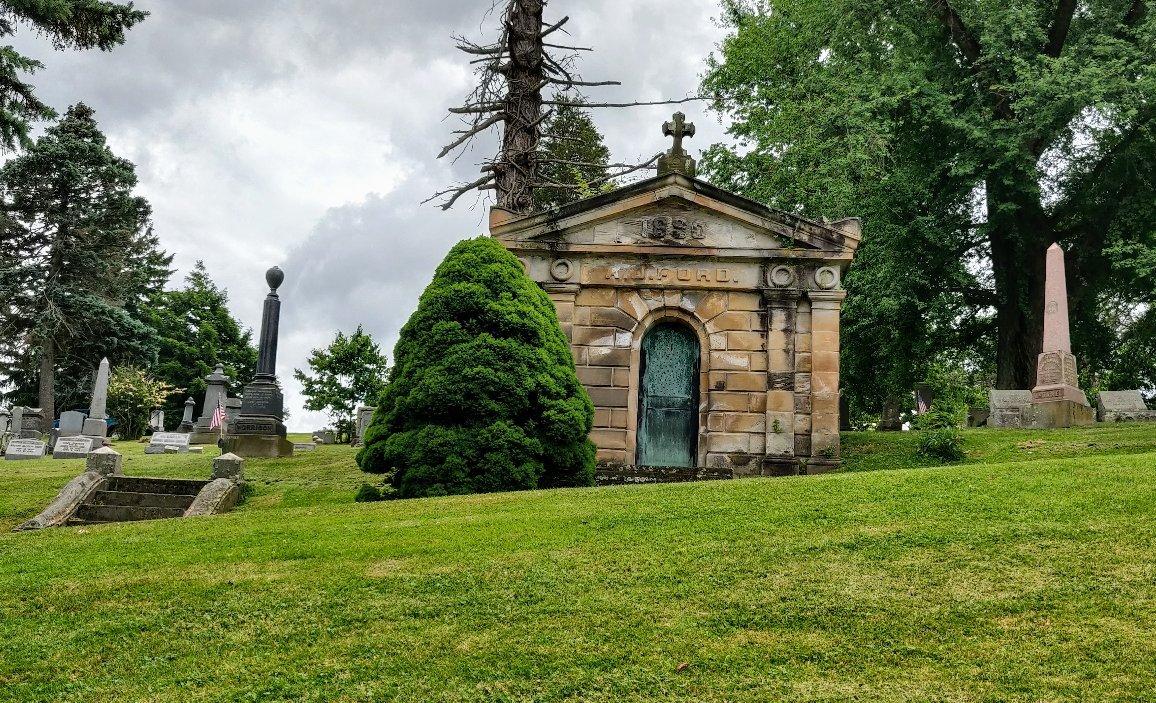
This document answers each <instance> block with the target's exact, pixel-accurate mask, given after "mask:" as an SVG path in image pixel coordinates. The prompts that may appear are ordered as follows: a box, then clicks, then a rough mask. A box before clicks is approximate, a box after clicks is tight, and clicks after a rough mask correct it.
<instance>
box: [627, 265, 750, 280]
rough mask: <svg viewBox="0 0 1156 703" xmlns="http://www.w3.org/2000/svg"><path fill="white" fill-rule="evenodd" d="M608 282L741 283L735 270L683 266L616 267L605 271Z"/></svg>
mask: <svg viewBox="0 0 1156 703" xmlns="http://www.w3.org/2000/svg"><path fill="white" fill-rule="evenodd" d="M605 276H606V278H605V280H607V281H645V282H648V283H732V284H733V283H741V281H740V280H739V274H738V272H737V271H735V270H734V269H725V268H691V267H683V266H616V267H612V268H608V269H605Z"/></svg>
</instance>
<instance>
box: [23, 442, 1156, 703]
mask: <svg viewBox="0 0 1156 703" xmlns="http://www.w3.org/2000/svg"><path fill="white" fill-rule="evenodd" d="M968 440H969V446H970V447H971V449H972V451H973V455H972V456H971V457H969V462H971V463H969V464H967V465H963V466H955V467H948V468H907V467H911V466H914V465H916V464H918V463H920V462H919V461H918V460H917V459H913V458H912V456H911V452H910V447H908V442H909V441H910V438H909V437H907V436H896V435H850V436H848V438H847V446H848V447H849V448H851V449H852V451H853V452H854V453H853V455H852V456H851V457H850V458H849V460H848V469H850V470H851V471H849V472H848V473H843V474H837V475H830V476H822V477H801V478H792V479H776V480H747V481H734V482H721V483H711V484H694V485H675V486H647V487H620V488H606V489H589V490H570V491H543V492H532V493H522V494H502V495H491V496H478V497H467V498H445V499H434V500H421V501H409V502H396V503H380V504H373V505H357V504H354V503H352V495H353V492H354V490H355V489H356V487H357V485H359V484H360V483H361V482H362V481H363V480H364V477H363V475H362V474H360V472H358V471H357V470H356V468H355V467H354V466H353V465H352V452H351V450H349V449H348V448H344V447H325V448H321V449H320V450H319V451H318V452H317V453H315V454H307V455H303V456H299V457H297V458H294V459H292V460H287V461H283V462H263V461H254V462H251V463H250V464H249V466H248V473H249V475H250V477H251V478H252V479H253V481H254V485H255V495H253V497H251V498H250V500H249V501H248V502H247V503H246V504H245V505H244V506H243V507H242V508H241V509H240V510H239V511H238V512H236V513H233V514H230V515H226V516H221V517H216V518H208V519H198V520H183V521H167V522H154V523H142V524H133V525H112V526H102V527H95V528H73V529H64V530H53V531H46V532H41V533H35V534H10V533H7V530H9V529H10V528H11V527H12V526H14V525H15V524H18V523H19V522H20V521H21V520H23V519H26V518H27V517H30V516H31V515H33V514H35V513H36V512H38V511H39V509H40V508H41V507H43V505H44V504H45V503H46V502H47V501H48V500H49V499H50V498H51V496H52V495H54V494H55V492H56V490H58V489H59V487H60V486H61V485H63V484H64V483H65V482H66V481H67V480H68V479H69V478H71V477H72V476H73V475H74V474H75V473H76V472H77V471H78V470H79V469H78V465H77V464H76V463H73V462H53V461H49V460H46V461H38V462H27V463H24V462H6V463H0V530H3V531H4V533H3V534H0V700H3V701H21V702H27V701H391V700H399V701H561V700H569V701H656V700H657V701H718V702H722V701H779V700H789V701H852V700H863V701H1025V702H1026V701H1059V700H1088V701H1139V700H1152V698H1151V697H1152V695H1153V694H1152V691H1154V690H1156V550H1153V544H1154V538H1156V520H1154V519H1153V516H1154V511H1156V426H1142V425H1128V426H1112V427H1105V428H1096V429H1092V430H1071V431H1060V432H1054V433H1017V432H1001V431H988V432H970V433H968ZM120 449H121V450H122V451H123V452H124V453H125V454H126V457H127V459H128V461H127V472H128V473H130V474H135V475H171V476H203V475H206V474H207V472H208V464H209V461H210V459H209V457H207V456H206V457H191V456H188V457H173V456H165V457H144V456H143V455H141V453H140V452H141V447H140V446H139V445H133V446H129V447H123V448H120ZM886 467H900V468H905V469H906V470H893V471H869V470H868V469H878V468H886Z"/></svg>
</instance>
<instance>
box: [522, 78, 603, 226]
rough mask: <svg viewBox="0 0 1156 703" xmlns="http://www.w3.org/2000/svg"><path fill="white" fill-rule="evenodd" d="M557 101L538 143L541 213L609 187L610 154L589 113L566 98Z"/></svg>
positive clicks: (536, 192) (537, 192) (536, 201)
mask: <svg viewBox="0 0 1156 703" xmlns="http://www.w3.org/2000/svg"><path fill="white" fill-rule="evenodd" d="M554 100H555V101H556V102H557V103H558V106H557V107H556V108H555V109H554V113H553V114H552V115H551V117H550V119H548V120H546V124H545V125H544V126H543V128H542V140H541V141H540V142H539V143H538V149H539V155H538V164H539V177H540V179H541V182H542V184H541V185H540V186H538V187H537V188H535V189H534V206H535V208H536V209H538V210H545V209H548V208H552V207H559V206H562V205H565V204H567V203H572V202H574V201H576V200H579V199H581V198H583V197H587V196H589V195H593V194H596V193H598V192H601V191H602V190H603V189H604V188H606V187H609V186H610V181H609V180H608V178H609V164H610V150H609V149H607V148H606V144H605V141H604V139H603V137H602V133H601V132H599V131H598V127H597V126H596V125H595V124H594V120H592V119H590V113H589V112H587V111H585V110H583V109H582V105H581V102H578V101H572V100H570V99H568V98H567V97H566V95H565V94H559V95H557V96H555V98H554ZM599 184H601V185H599Z"/></svg>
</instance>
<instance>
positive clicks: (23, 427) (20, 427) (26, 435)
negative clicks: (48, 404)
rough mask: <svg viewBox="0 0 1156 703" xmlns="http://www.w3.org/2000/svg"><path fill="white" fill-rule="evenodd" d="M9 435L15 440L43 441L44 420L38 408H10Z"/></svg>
mask: <svg viewBox="0 0 1156 703" xmlns="http://www.w3.org/2000/svg"><path fill="white" fill-rule="evenodd" d="M11 433H12V436H14V437H16V438H17V439H43V438H44V418H43V417H41V413H40V408H24V407H19V406H18V407H15V408H12V429H11Z"/></svg>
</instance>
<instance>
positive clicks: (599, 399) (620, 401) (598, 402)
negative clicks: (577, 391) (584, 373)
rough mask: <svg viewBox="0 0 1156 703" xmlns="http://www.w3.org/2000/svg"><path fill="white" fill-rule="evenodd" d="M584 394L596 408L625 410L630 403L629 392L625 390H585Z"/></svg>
mask: <svg viewBox="0 0 1156 703" xmlns="http://www.w3.org/2000/svg"><path fill="white" fill-rule="evenodd" d="M586 392H587V393H589V394H590V401H591V402H592V403H594V407H596V408H625V407H626V406H627V405H628V404H629V401H630V391H629V390H627V389H625V388H587V389H586Z"/></svg>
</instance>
